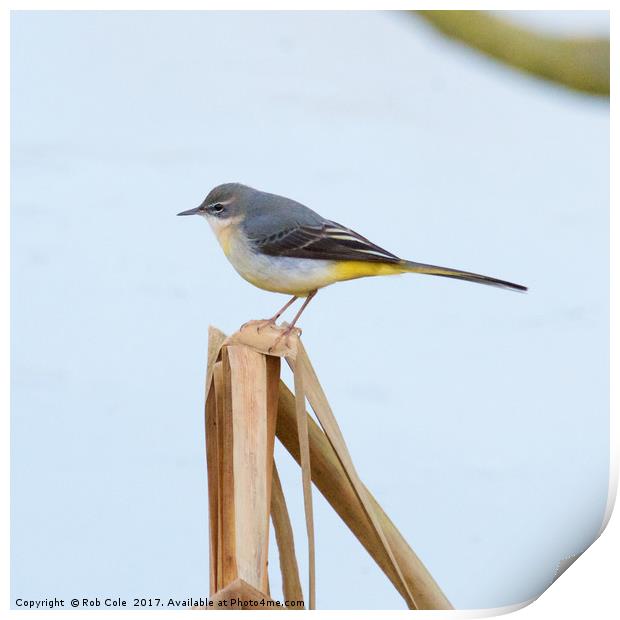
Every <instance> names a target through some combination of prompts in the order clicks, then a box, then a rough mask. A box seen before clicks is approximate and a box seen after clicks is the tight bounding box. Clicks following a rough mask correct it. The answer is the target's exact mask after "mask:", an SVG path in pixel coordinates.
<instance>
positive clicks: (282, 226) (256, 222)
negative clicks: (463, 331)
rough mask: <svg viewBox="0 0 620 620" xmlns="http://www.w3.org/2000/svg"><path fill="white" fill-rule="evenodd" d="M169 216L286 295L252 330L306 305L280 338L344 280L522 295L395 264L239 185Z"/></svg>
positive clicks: (463, 275)
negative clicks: (405, 276)
mask: <svg viewBox="0 0 620 620" xmlns="http://www.w3.org/2000/svg"><path fill="white" fill-rule="evenodd" d="M177 215H202V216H203V217H204V218H205V219H206V220H207V222H209V224H210V226H211V228H212V229H213V232H214V233H215V236H216V237H217V240H218V241H219V243H220V245H221V246H222V249H223V250H224V254H225V255H226V258H228V260H229V261H230V262H231V263H232V266H233V267H234V268H235V269H236V270H237V272H238V273H239V274H240V275H241V277H243V278H245V279H246V280H247V281H248V282H250V283H251V284H254V286H258V287H259V288H262V289H265V290H267V291H273V292H276V293H286V294H288V295H292V296H293V298H292V299H290V300H289V301H288V302H287V303H286V304H285V305H284V307H283V308H281V309H280V310H278V312H277V313H276V314H275V315H274V316H273V317H271V318H270V319H266V320H265V321H260V323H265V324H271V325H274V324H275V322H276V320H277V319H278V318H279V317H280V315H282V313H283V312H284V311H285V310H286V309H287V308H288V307H289V306H290V305H291V304H292V303H293V302H294V301H295V300H296V299H297V298H299V297H305V298H306V300H305V301H304V303H303V305H302V306H301V308H300V310H299V312H298V313H297V314H296V315H295V318H294V319H293V322H292V323H291V324H290V325H289V326H288V327H287V329H286V330H285V332H284V333H285V334H288V333H290V332H291V330H292V329H293V327H294V326H295V324H296V323H297V321H298V320H299V317H300V316H301V313H302V312H303V311H304V310H305V308H306V306H307V305H308V303H309V302H310V300H311V299H312V298H313V297H314V296H315V295H316V293H317V291H318V290H319V289H320V288H323V287H325V286H329V285H330V284H333V283H334V282H342V281H344V280H353V279H355V278H364V277H366V276H386V275H394V274H400V273H427V274H430V275H434V276H443V277H445V278H456V279H458V280H467V281H468V282H478V283H480V284H489V285H491V286H499V287H501V288H507V289H512V290H514V291H526V290H527V288H526V287H525V286H521V285H520V284H513V283H512V282H506V281H505V280H498V279H497V278H491V277H489V276H482V275H479V274H477V273H470V272H468V271H460V270H458V269H450V268H448V267H436V266H435V265H425V264H424V263H414V262H411V261H408V260H402V259H400V258H398V256H395V255H394V254H392V253H391V252H388V251H387V250H384V249H382V248H380V247H379V246H377V245H375V244H374V243H372V242H371V241H369V240H368V239H366V238H365V237H362V236H361V235H359V234H358V233H356V232H354V231H353V230H351V229H350V228H346V227H345V226H342V225H341V224H337V223H336V222H333V221H331V220H326V219H325V218H324V217H321V216H320V215H319V214H318V213H315V212H314V211H312V209H309V208H308V207H306V206H304V205H302V204H300V203H298V202H295V201H294V200H291V199H289V198H284V197H283V196H278V195H276V194H268V193H267V192H261V191H259V190H256V189H253V188H251V187H247V186H246V185H241V184H240V183H226V184H224V185H218V186H217V187H215V188H214V189H212V190H211V191H210V192H209V195H208V196H207V197H206V198H205V199H204V201H203V203H202V204H201V205H200V206H198V207H196V208H195V209H190V210H189V211H183V212H182V213H178V214H177ZM283 335H284V334H283Z"/></svg>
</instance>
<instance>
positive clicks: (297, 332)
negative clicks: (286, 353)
mask: <svg viewBox="0 0 620 620" xmlns="http://www.w3.org/2000/svg"><path fill="white" fill-rule="evenodd" d="M293 332H294V333H295V335H296V336H297V337H298V338H299V336H301V329H299V327H293V326H292V325H290V326H288V327H287V328H285V329H284V331H283V332H282V333H281V334H280V335H279V336H278V337H277V338H276V339H275V340H274V341H273V344H272V345H271V346H270V347H269V348H268V349H267V353H272V352H273V351H274V350H275V348H276V347H277V346H278V344H279V343H280V341H281V340H284V344H285V345H286V346H287V347H289V343H288V339H289V337H290V335H291V334H292V333H293Z"/></svg>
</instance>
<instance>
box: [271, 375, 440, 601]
mask: <svg viewBox="0 0 620 620" xmlns="http://www.w3.org/2000/svg"><path fill="white" fill-rule="evenodd" d="M306 415H307V416H308V436H309V443H310V465H311V470H312V481H313V482H314V484H315V485H316V487H317V488H318V489H319V491H320V492H321V494H322V495H323V496H324V497H325V499H326V500H327V501H328V502H329V504H330V505H331V506H332V508H333V509H334V510H335V511H336V512H337V513H338V515H339V516H340V518H341V519H342V520H343V521H344V522H345V523H346V525H347V527H348V528H349V529H350V530H351V531H352V532H353V534H354V535H355V536H356V538H357V539H358V540H359V541H360V542H361V543H362V545H363V546H364V547H365V549H366V550H367V551H368V553H369V554H370V556H371V557H372V558H373V559H374V560H375V562H377V564H378V565H379V567H380V568H381V570H383V572H384V573H385V574H386V576H387V577H388V579H389V580H390V581H391V582H392V583H393V584H394V587H395V588H396V589H397V590H398V591H399V592H400V594H401V596H403V598H405V600H406V597H407V592H406V591H405V589H404V588H403V586H402V584H401V582H400V579H399V577H398V574H397V572H396V571H395V570H394V567H393V566H392V563H391V561H390V558H389V556H388V555H387V553H386V551H385V549H384V548H383V545H382V544H381V541H380V540H379V538H378V536H377V534H376V533H375V531H374V528H373V527H372V524H371V523H370V521H369V519H368V516H367V515H366V513H365V511H364V508H363V506H362V505H361V503H360V500H359V498H358V497H357V494H356V493H355V490H354V488H353V486H352V485H351V482H350V481H349V479H348V477H347V474H346V472H345V471H344V469H343V467H342V465H341V463H340V461H339V460H338V457H337V456H336V454H335V453H334V450H333V448H332V447H331V445H330V443H329V441H328V439H327V437H326V436H325V433H323V431H322V430H321V429H320V428H319V426H318V425H317V423H316V422H315V421H314V420H313V419H312V417H311V416H310V415H308V414H306ZM276 436H277V438H278V439H279V441H280V442H281V443H282V445H283V446H284V447H285V448H286V450H287V451H288V452H289V453H290V454H291V456H292V457H293V458H294V459H295V460H296V461H297V462H298V463H299V462H300V454H299V441H298V438H297V422H296V412H295V397H294V396H293V394H292V393H291V391H290V390H289V389H288V388H287V387H286V385H285V384H284V383H283V382H282V381H281V382H280V398H279V400H278V417H277V423H276ZM366 492H367V496H368V499H369V501H370V502H372V504H373V506H374V508H375V514H376V515H377V517H378V519H379V521H380V523H381V527H382V529H383V532H384V534H385V536H386V538H387V540H388V541H389V543H390V546H391V548H392V550H393V552H394V556H395V558H396V560H397V562H398V564H399V566H400V568H401V571H402V574H403V576H404V578H405V580H406V582H407V585H408V587H409V589H410V590H411V592H412V593H413V595H414V597H415V600H416V602H417V605H418V608H419V609H452V605H451V604H450V602H449V601H448V599H447V598H446V596H445V595H444V594H443V592H442V591H441V589H440V588H439V586H438V585H437V583H436V582H435V580H434V579H433V578H432V576H431V574H430V573H429V572H428V570H427V569H426V567H425V566H424V564H422V562H421V561H420V559H419V558H418V557H417V555H416V554H415V553H414V551H413V550H412V549H411V547H409V545H408V544H407V542H406V541H405V539H404V538H403V537H402V535H401V534H400V532H399V531H398V530H397V529H396V527H395V526H394V524H393V523H392V521H390V519H389V517H388V516H387V515H386V514H385V513H384V512H383V509H382V508H381V506H379V504H378V503H377V501H376V500H375V498H374V497H373V496H372V494H371V493H370V491H368V490H366Z"/></svg>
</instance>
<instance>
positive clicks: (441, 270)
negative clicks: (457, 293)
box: [402, 260, 527, 292]
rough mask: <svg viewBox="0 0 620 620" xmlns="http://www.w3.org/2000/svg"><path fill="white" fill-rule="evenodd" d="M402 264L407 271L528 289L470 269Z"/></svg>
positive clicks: (516, 288) (516, 289)
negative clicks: (472, 271)
mask: <svg viewBox="0 0 620 620" xmlns="http://www.w3.org/2000/svg"><path fill="white" fill-rule="evenodd" d="M402 265H403V267H404V269H405V270H406V271H410V272H412V273H426V274H429V275H432V276H441V277H443V278H455V279H456V280H467V281H468V282H477V283H478V284H488V285H489V286H498V287H500V288H507V289H510V290H512V291H521V292H525V291H527V286H523V285H521V284H514V283H513V282H507V281H506V280H499V279H497V278H491V277H490V276H483V275H480V274H478V273H471V272H469V271H460V270H458V269H450V268H449V267H438V266H436V265H425V264H424V263H414V262H411V261H408V260H405V261H403V262H402Z"/></svg>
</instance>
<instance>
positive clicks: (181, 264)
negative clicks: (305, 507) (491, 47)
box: [12, 12, 609, 608]
mask: <svg viewBox="0 0 620 620" xmlns="http://www.w3.org/2000/svg"><path fill="white" fill-rule="evenodd" d="M526 19H528V21H529V22H530V23H534V24H538V25H540V24H542V25H546V26H550V25H554V26H558V24H559V27H560V30H561V31H582V30H584V29H585V31H587V32H606V31H607V19H608V18H607V14H606V13H598V14H597V13H586V14H583V15H578V14H564V15H559V16H553V15H550V14H545V15H534V16H532V15H531V14H530V15H529V16H526ZM12 80H13V91H12V115H13V116H12V119H13V120H12V132H13V136H12V137H13V151H12V156H13V168H12V181H13V184H12V234H13V247H12V276H13V277H12V320H13V329H12V348H13V361H12V368H13V374H12V390H13V391H12V399H13V417H12V541H13V542H12V590H13V592H12V597H13V599H15V598H17V597H25V598H45V597H50V596H52V597H53V596H57V597H61V598H65V599H67V598H71V597H72V596H96V595H99V596H123V597H127V598H131V597H133V596H160V597H162V598H167V597H169V596H174V597H177V598H183V597H189V596H194V597H198V596H200V595H205V594H207V591H208V560H207V558H208V551H207V549H208V543H207V495H206V479H205V478H206V475H205V462H204V448H203V420H202V399H203V378H204V370H205V368H204V367H205V357H206V348H207V326H208V325H209V324H210V323H211V324H214V325H217V326H219V327H220V328H222V329H224V330H226V331H232V330H234V329H235V328H237V327H238V326H239V325H240V324H241V323H243V322H244V321H246V320H248V319H251V318H260V317H264V316H268V315H270V314H271V313H272V312H273V311H274V309H276V308H277V307H279V305H281V303H282V302H283V300H284V298H283V297H280V296H276V295H272V294H268V293H266V292H263V291H259V290H258V289H254V288H253V287H251V286H250V285H248V284H247V283H246V282H244V281H243V280H241V279H240V278H239V277H238V276H237V275H236V274H235V272H234V271H233V270H232V268H231V267H230V266H229V265H228V263H227V262H226V260H225V258H224V256H223V255H222V254H221V251H220V249H219V247H218V246H217V245H216V243H215V241H214V239H213V238H212V236H211V233H210V231H209V230H208V227H207V226H206V225H205V223H204V222H202V221H200V220H198V219H197V218H196V219H189V218H183V219H181V218H176V217H175V213H177V212H178V211H181V210H184V209H188V208H191V207H193V206H195V205H196V204H198V203H199V202H200V201H201V200H202V198H203V197H204V195H205V194H206V193H207V191H208V190H209V189H210V188H211V187H212V186H214V185H216V184H218V183H221V182H225V181H237V180H238V181H242V182H244V183H247V184H251V185H254V186H256V187H259V188H262V189H266V190H269V191H274V192H277V193H281V194H285V195H289V196H291V197H293V198H296V199H297V200H300V201H302V202H304V203H306V204H308V205H310V206H311V207H313V208H315V209H316V210H318V211H320V212H322V213H324V214H326V215H328V216H329V217H331V218H333V219H335V220H337V221H340V222H343V223H345V224H347V225H349V226H351V227H353V228H355V229H357V230H359V232H361V233H362V234H365V235H367V236H369V237H371V238H372V239H373V240H374V241H376V242H377V243H378V244H380V245H383V246H384V247H387V248H388V249H390V250H392V251H393V252H395V253H398V254H400V255H402V256H405V257H406V258H409V259H413V260H420V261H426V262H431V263H436V264H445V265H449V266H454V267H460V268H464V269H470V270H475V271H480V272H483V273H488V274H490V275H496V276H499V277H503V278H507V279H510V280H514V281H517V282H523V283H525V284H527V285H529V286H530V287H531V292H530V293H529V294H527V295H518V294H512V293H510V292H507V291H502V290H497V289H492V288H486V287H479V286H474V285H470V284H467V283H460V282H455V281H450V280H444V279H439V278H438V279H434V278H429V277H414V276H407V277H404V276H403V277H399V278H384V279H367V280H362V281H357V282H352V283H347V284H344V285H341V286H338V287H333V288H331V289H327V290H325V291H323V292H321V293H320V294H319V295H318V297H317V298H316V300H315V301H314V302H313V303H312V305H311V306H310V308H309V310H308V312H307V314H305V316H304V318H303V328H304V341H305V344H306V347H307V349H308V351H309V352H310V355H311V357H312V359H313V361H314V363H315V366H316V369H317V372H318V374H319V376H320V377H321V379H322V381H323V384H324V386H325V389H326V392H327V394H328V396H329V398H330V400H331V402H332V404H333V408H334V411H335V413H336V415H337V417H338V420H339V421H340V424H341V425H342V429H343V432H344V435H345V437H346V438H347V440H348V443H349V447H350V450H351V452H352V455H353V458H354V461H355V463H356V464H357V466H358V468H359V471H360V474H361V476H362V478H363V479H364V480H365V482H366V483H367V484H368V486H369V487H370V489H371V490H372V491H373V492H374V493H375V494H376V496H377V498H378V499H379V501H380V502H381V503H382V504H383V506H384V507H385V509H386V511H387V512H388V514H389V515H390V516H391V517H392V519H393V520H394V521H395V523H396V524H397V525H398V526H399V527H400V528H401V531H402V532H403V534H404V535H405V537H406V538H407V539H408V541H409V542H410V544H411V545H412V547H413V548H414V549H415V550H416V551H417V552H418V553H419V555H420V557H421V558H422V560H423V561H424V562H425V563H426V565H427V566H428V568H429V569H430V571H431V572H432V573H433V575H434V576H435V578H436V579H437V581H438V582H439V584H441V586H442V587H443V589H444V590H445V592H446V594H447V596H448V597H449V598H450V600H451V601H452V602H453V604H454V605H455V606H456V607H490V606H497V605H506V604H510V603H516V602H519V601H523V600H525V599H527V598H529V597H532V596H535V595H537V594H539V593H540V592H541V591H542V590H544V589H545V588H546V586H547V585H548V584H549V582H550V580H551V579H552V578H553V575H554V571H555V568H556V565H557V563H558V562H559V561H560V560H561V559H562V558H563V557H565V556H567V555H569V554H572V553H575V552H577V551H580V550H582V549H583V548H584V547H585V546H587V545H588V544H589V543H590V542H591V541H592V540H593V537H594V536H595V535H596V533H597V531H598V529H599V526H600V524H601V520H602V516H603V512H604V506H605V501H606V498H607V484H608V456H609V455H608V250H609V248H608V202H609V196H608V180H609V162H608V146H609V144H608V139H609V138H608V131H609V118H608V106H607V103H606V102H605V101H603V100H599V99H596V98H591V97H588V96H584V95H580V94H576V93H573V92H569V91H566V90H563V89H561V88H558V87H555V86H552V85H549V84H547V83H543V82H540V81H537V80H533V79H530V78H528V77H525V76H523V75H521V74H519V73H517V72H513V71H511V70H508V69H506V68H504V67H502V66H499V65H497V64H495V63H493V62H491V61H489V60H487V59H485V58H483V57H481V56H478V55H477V54H475V53H473V52H471V51H469V50H467V49H465V48H463V47H461V46H459V45H456V44H454V43H452V42H450V41H447V40H445V39H442V38H441V37H440V36H438V35H437V34H436V33H435V32H434V31H433V30H432V29H430V28H428V27H427V26H426V25H425V24H424V23H422V22H421V21H418V20H416V19H414V18H411V17H408V16H406V15H401V14H396V13H394V14H387V13H372V12H367V13H333V14H326V13H314V14H308V13H295V14H293V13H289V14H283V13H245V14H241V13H237V14H233V13H228V14H221V13H220V14H218V13H159V14H158V13H149V14H145V13H123V14H120V13H89V14H77V13H38V14H37V13H18V14H14V15H13V42H12ZM277 458H278V459H279V464H280V469H281V471H282V475H283V478H284V482H285V484H286V490H287V492H288V497H289V504H290V509H291V511H292V516H293V519H294V525H295V530H296V534H297V547H298V550H299V557H300V561H301V565H302V572H303V574H304V575H305V572H306V555H305V542H304V540H305V539H304V537H305V529H304V525H303V516H302V515H303V513H302V502H301V490H300V487H299V470H298V468H297V467H296V466H293V465H292V464H291V459H290V458H289V457H288V455H287V454H285V453H284V452H283V451H282V450H281V449H280V448H279V449H278V453H277ZM315 502H316V528H317V576H318V579H317V601H318V606H319V607H320V608H402V607H403V603H402V601H401V599H400V597H399V596H398V595H397V594H396V592H395V591H394V590H393V589H392V587H391V585H390V583H389V582H388V581H387V579H385V578H384V576H383V575H382V573H381V572H380V571H379V570H378V569H377V568H376V567H375V566H374V564H373V563H372V561H371V560H370V559H369V557H368V556H367V555H366V553H365V551H363V549H362V548H361V547H360V546H359V545H358V544H357V543H356V541H355V539H354V538H353V537H352V535H351V534H350V533H349V532H348V530H347V529H346V528H345V527H344V526H343V525H342V524H341V522H340V521H339V519H338V517H337V516H336V515H335V514H334V513H333V512H332V511H331V510H330V509H329V507H328V506H327V505H326V504H325V502H324V501H323V500H322V497H321V496H320V495H319V494H318V493H317V494H315ZM272 567H273V569H274V573H273V578H272V591H273V592H274V594H275V595H278V594H279V593H280V585H279V578H278V576H277V570H276V567H277V560H276V559H275V556H274V558H273V562H272ZM304 583H305V576H304Z"/></svg>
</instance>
